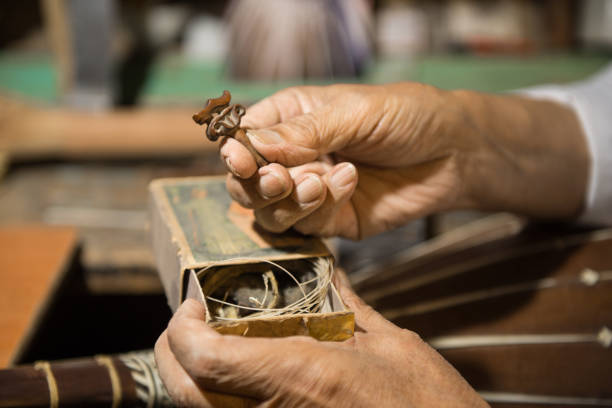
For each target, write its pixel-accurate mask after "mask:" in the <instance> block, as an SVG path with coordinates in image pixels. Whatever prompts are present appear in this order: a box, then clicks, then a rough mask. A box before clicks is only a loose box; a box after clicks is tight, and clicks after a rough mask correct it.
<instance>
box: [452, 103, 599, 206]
mask: <svg viewBox="0 0 612 408" xmlns="http://www.w3.org/2000/svg"><path fill="white" fill-rule="evenodd" d="M452 95H453V100H455V101H456V102H457V103H458V104H459V106H460V109H461V111H462V112H463V120H462V124H461V126H460V129H461V131H460V132H461V136H462V137H461V138H460V140H464V141H466V142H464V144H463V145H462V146H459V147H458V150H459V151H464V153H465V175H464V177H465V178H466V195H467V196H468V197H469V199H468V201H469V202H471V203H472V205H473V206H474V207H476V208H481V209H485V210H502V211H511V212H515V213H520V214H524V215H528V216H531V217H536V218H570V217H575V216H577V215H579V213H580V212H581V210H582V207H583V202H584V197H585V192H586V186H587V179H588V172H589V162H590V158H589V153H588V149H587V145H586V141H585V137H584V135H583V131H582V128H581V125H580V122H579V120H578V118H577V117H576V114H575V113H574V111H573V110H572V109H571V108H568V107H565V106H562V105H560V104H557V103H554V102H548V101H538V100H531V99H527V98H522V97H518V96H496V95H489V94H482V93H477V92H470V91H454V92H452ZM466 149H467V150H468V152H465V150H466Z"/></svg>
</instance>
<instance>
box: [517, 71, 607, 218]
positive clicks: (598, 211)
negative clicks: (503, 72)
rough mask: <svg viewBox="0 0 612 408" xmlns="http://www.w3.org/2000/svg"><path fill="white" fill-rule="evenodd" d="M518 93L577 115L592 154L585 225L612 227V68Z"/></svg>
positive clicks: (583, 215) (584, 214) (583, 216)
mask: <svg viewBox="0 0 612 408" xmlns="http://www.w3.org/2000/svg"><path fill="white" fill-rule="evenodd" d="M517 93H519V94H521V95H524V96H528V97H531V98H538V99H548V100H553V101H556V102H559V103H563V104H565V105H569V106H571V107H572V108H573V109H574V110H575V111H576V114H577V115H578V118H579V119H580V122H581V124H582V128H583V130H584V133H585V135H586V138H587V144H588V148H589V152H590V154H591V168H590V172H589V173H590V174H589V183H588V187H587V196H586V199H585V207H584V213H583V214H582V216H581V217H580V219H579V221H580V222H583V223H585V224H606V225H612V64H610V65H608V67H607V68H605V69H604V70H603V71H602V72H601V73H599V74H597V75H595V76H594V77H592V78H590V79H588V80H586V81H583V82H578V83H574V84H571V85H566V86H561V85H559V86H554V85H550V86H538V87H534V88H528V89H522V90H519V91H517Z"/></svg>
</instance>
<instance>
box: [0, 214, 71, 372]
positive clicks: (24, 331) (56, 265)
mask: <svg viewBox="0 0 612 408" xmlns="http://www.w3.org/2000/svg"><path fill="white" fill-rule="evenodd" d="M76 245H77V233H76V230H75V229H74V228H68V227H44V226H4V227H1V228H0V271H1V273H0V310H1V312H0V333H2V336H0V367H6V366H8V365H10V364H12V363H13V361H14V360H15V359H16V358H17V356H18V355H19V352H20V349H21V348H22V347H23V346H24V345H25V344H26V343H27V341H28V339H29V337H30V336H31V335H32V331H33V329H34V328H35V326H36V325H37V324H38V320H39V319H40V317H41V315H42V314H43V312H44V310H45V309H46V308H47V306H48V304H49V302H50V301H51V299H52V298H53V296H54V294H55V292H56V290H57V288H58V287H59V285H60V283H61V282H62V280H63V279H64V277H65V275H66V270H67V267H68V265H69V262H70V261H71V259H72V257H73V256H74V253H75V250H76Z"/></svg>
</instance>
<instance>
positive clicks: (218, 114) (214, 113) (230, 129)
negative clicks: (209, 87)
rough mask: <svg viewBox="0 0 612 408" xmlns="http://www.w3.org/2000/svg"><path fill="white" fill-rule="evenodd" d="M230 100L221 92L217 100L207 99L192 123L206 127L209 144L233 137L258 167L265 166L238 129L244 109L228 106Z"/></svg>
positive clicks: (228, 96)
mask: <svg viewBox="0 0 612 408" xmlns="http://www.w3.org/2000/svg"><path fill="white" fill-rule="evenodd" d="M231 99H232V95H231V94H230V93H229V91H223V95H221V96H220V97H218V98H210V99H208V100H207V101H206V106H205V107H204V109H202V110H201V111H200V112H198V113H196V114H194V115H193V116H192V118H193V121H194V122H195V123H197V124H198V125H204V124H206V125H207V126H206V137H207V138H208V140H210V141H211V142H215V141H217V139H219V137H233V138H234V139H236V140H238V141H239V142H240V143H242V144H243V145H244V147H246V148H247V150H248V151H249V152H250V153H251V155H252V156H253V159H255V162H256V163H257V166H258V167H262V166H265V165H267V164H268V161H267V160H266V159H264V158H263V156H262V155H261V154H259V152H258V151H257V150H255V148H254V147H253V145H252V144H251V142H250V140H249V138H248V136H247V135H246V131H245V130H244V129H242V128H241V127H240V120H241V119H242V116H243V115H244V114H245V112H246V109H245V108H244V106H242V105H239V104H233V105H230V101H231Z"/></svg>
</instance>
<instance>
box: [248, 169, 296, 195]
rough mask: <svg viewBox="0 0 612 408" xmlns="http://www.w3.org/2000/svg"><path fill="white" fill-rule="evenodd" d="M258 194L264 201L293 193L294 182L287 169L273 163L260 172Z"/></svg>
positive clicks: (257, 186)
mask: <svg viewBox="0 0 612 408" xmlns="http://www.w3.org/2000/svg"><path fill="white" fill-rule="evenodd" d="M258 175H259V180H258V183H257V185H256V188H257V191H258V193H259V194H260V195H261V196H262V198H264V199H271V198H275V197H279V196H286V195H287V194H289V193H290V192H291V189H292V187H293V186H292V180H291V177H290V175H289V172H288V171H287V169H286V168H285V167H283V166H281V165H280V164H277V163H271V164H269V165H267V166H264V167H262V168H260V169H259V170H258Z"/></svg>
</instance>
